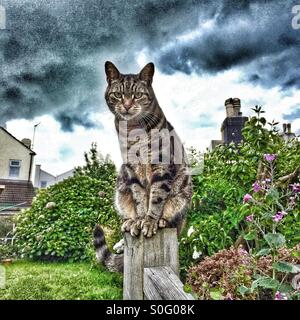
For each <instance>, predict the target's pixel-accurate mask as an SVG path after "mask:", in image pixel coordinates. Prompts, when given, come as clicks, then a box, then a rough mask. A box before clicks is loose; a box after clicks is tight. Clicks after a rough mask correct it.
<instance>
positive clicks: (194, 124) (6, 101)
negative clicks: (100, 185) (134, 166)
mask: <svg viewBox="0 0 300 320" xmlns="http://www.w3.org/2000/svg"><path fill="white" fill-rule="evenodd" d="M298 2H299V1H298ZM0 4H1V5H2V6H4V7H5V9H6V20H7V30H5V31H3V30H0V124H4V123H6V125H7V128H8V130H9V131H10V132H11V133H12V134H14V135H15V136H16V137H18V138H23V137H29V138H31V137H32V133H33V125H34V124H36V123H39V122H40V125H39V127H38V129H37V134H36V139H35V145H34V150H35V151H36V153H37V157H36V161H37V163H39V164H41V165H42V167H43V168H44V169H46V170H48V171H50V172H51V173H53V174H59V173H61V172H63V171H66V170H69V169H71V168H72V167H74V166H76V165H79V164H81V163H82V159H83V157H82V155H83V152H84V151H85V150H88V149H89V147H90V144H91V142H93V141H95V142H97V143H98V145H99V149H100V150H101V151H102V152H103V153H104V154H106V153H109V154H111V156H112V158H113V159H114V160H115V161H116V162H117V163H118V164H119V163H120V154H119V149H118V142H117V136H116V134H115V132H114V126H113V116H112V115H111V114H110V113H109V111H108V109H107V107H106V105H105V101H104V98H103V96H104V90H105V86H106V81H105V76H104V68H103V65H104V62H105V61H106V60H111V61H113V62H114V63H115V64H116V65H117V66H118V67H119V69H120V71H121V72H123V73H126V72H130V73H137V72H138V71H139V70H140V68H142V67H143V66H144V64H146V63H147V62H149V61H153V62H154V63H155V65H156V74H155V77H154V83H153V87H154V90H155V92H156V95H157V98H158V101H159V103H160V105H161V107H162V108H163V110H164V111H165V113H166V115H167V117H168V119H169V121H170V122H171V123H172V124H173V125H174V126H175V128H176V130H177V131H178V133H179V135H180V136H181V138H182V140H184V142H185V144H186V145H187V146H191V145H192V146H194V147H196V148H198V149H199V150H202V151H204V150H205V148H206V147H208V145H209V144H210V140H211V139H218V138H220V126H221V123H222V121H223V119H224V116H225V110H224V101H225V99H227V98H229V97H239V98H240V99H241V100H242V111H243V113H244V114H245V115H250V114H251V108H252V107H253V106H254V105H256V104H259V105H262V106H263V108H264V109H265V110H266V111H267V113H266V116H267V117H268V119H269V120H273V119H275V120H278V121H280V122H282V121H284V122H291V123H292V128H293V129H294V131H296V132H297V133H298V134H300V91H299V89H300V59H299V57H300V29H298V30H294V29H293V28H292V23H291V22H292V19H293V16H294V14H293V13H292V8H293V6H294V5H296V4H297V1H289V0H283V1H280V0H279V1H278V0H277V1H267V0H266V1H247V0H240V1H238V0H236V1H234V0H220V1H217V0H215V1H201V0H199V1H198V0H164V1H161V0H127V1H125V0H124V1H121V0H110V1H104V0H0ZM299 20H300V19H299Z"/></svg>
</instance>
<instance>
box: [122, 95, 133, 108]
mask: <svg viewBox="0 0 300 320" xmlns="http://www.w3.org/2000/svg"><path fill="white" fill-rule="evenodd" d="M123 106H124V108H125V109H126V110H127V111H128V110H129V109H130V108H131V107H132V99H126V98H125V99H124V101H123Z"/></svg>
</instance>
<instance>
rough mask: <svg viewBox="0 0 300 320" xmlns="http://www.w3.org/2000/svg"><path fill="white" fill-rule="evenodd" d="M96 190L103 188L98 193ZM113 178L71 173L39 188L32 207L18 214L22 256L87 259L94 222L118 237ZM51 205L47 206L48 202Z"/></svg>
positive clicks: (115, 237)
mask: <svg viewBox="0 0 300 320" xmlns="http://www.w3.org/2000/svg"><path fill="white" fill-rule="evenodd" d="M99 192H102V194H101V196H99ZM113 193H114V182H113V181H100V180H96V179H92V178H89V177H87V176H74V177H71V178H69V179H66V180H64V181H63V182H60V183H58V184H56V185H54V186H51V187H50V188H48V189H44V190H40V191H39V193H38V195H37V197H36V198H35V199H34V201H33V204H32V208H31V209H29V210H26V211H24V212H23V213H21V214H20V215H19V217H18V222H17V228H16V238H17V244H18V246H19V247H20V252H21V254H22V255H23V256H26V257H29V258H34V259H51V260H52V259H53V260H56V259H59V260H66V259H69V260H86V259H87V258H88V250H89V247H90V244H91V240H92V230H93V228H94V226H95V224H96V223H101V224H103V225H104V226H107V227H109V229H110V230H111V231H112V240H113V241H115V240H117V239H118V238H119V229H120V227H119V218H118V216H117V214H116V212H115V210H114V208H113ZM49 203H53V204H52V206H51V204H50V208H47V204H48V207H49Z"/></svg>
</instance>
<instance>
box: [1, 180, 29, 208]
mask: <svg viewBox="0 0 300 320" xmlns="http://www.w3.org/2000/svg"><path fill="white" fill-rule="evenodd" d="M0 185H1V186H4V187H5V188H4V189H3V188H1V190H2V192H0V208H6V207H11V206H16V205H19V206H18V208H27V207H30V206H31V203H32V199H33V197H34V196H35V191H34V188H33V185H32V182H28V181H21V180H5V179H0Z"/></svg>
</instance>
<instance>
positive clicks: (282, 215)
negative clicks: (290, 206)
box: [273, 211, 287, 222]
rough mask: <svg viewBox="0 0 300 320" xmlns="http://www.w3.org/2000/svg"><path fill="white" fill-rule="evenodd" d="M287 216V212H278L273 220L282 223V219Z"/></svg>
mask: <svg viewBox="0 0 300 320" xmlns="http://www.w3.org/2000/svg"><path fill="white" fill-rule="evenodd" d="M286 215H287V212H285V211H278V212H277V213H276V214H275V216H273V220H274V221H275V222H279V221H281V220H282V218H283V217H284V216H286Z"/></svg>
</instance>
